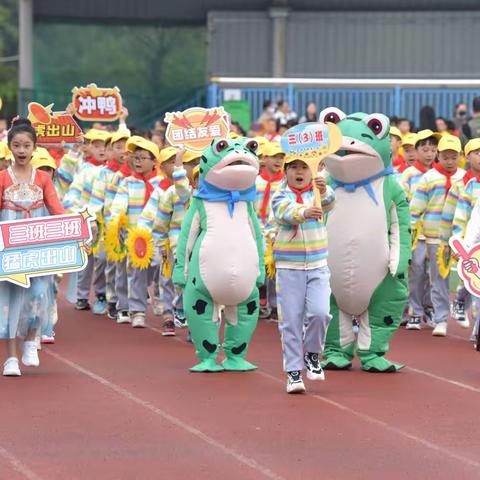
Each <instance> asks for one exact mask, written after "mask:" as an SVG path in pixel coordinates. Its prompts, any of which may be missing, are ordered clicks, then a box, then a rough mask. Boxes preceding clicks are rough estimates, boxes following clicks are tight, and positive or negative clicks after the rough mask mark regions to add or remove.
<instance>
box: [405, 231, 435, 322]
mask: <svg viewBox="0 0 480 480" xmlns="http://www.w3.org/2000/svg"><path fill="white" fill-rule="evenodd" d="M434 261H435V259H434ZM408 288H409V292H410V298H409V306H410V315H412V316H414V317H423V315H424V313H425V307H429V306H431V305H432V301H431V284H430V277H429V272H428V259H427V246H426V243H425V240H418V241H417V246H416V248H415V250H414V251H413V252H412V262H411V264H410V273H409V277H408Z"/></svg>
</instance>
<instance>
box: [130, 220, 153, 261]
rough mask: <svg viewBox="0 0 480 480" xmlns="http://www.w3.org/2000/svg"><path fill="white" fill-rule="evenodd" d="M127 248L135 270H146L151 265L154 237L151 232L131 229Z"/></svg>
mask: <svg viewBox="0 0 480 480" xmlns="http://www.w3.org/2000/svg"><path fill="white" fill-rule="evenodd" d="M126 247H127V252H128V258H129V260H130V264H131V265H132V267H133V268H138V269H140V270H145V269H146V268H147V267H148V266H149V265H150V263H151V261H152V258H153V237H152V234H151V232H150V231H149V230H147V229H146V228H141V227H133V228H129V229H128V235H127V242H126Z"/></svg>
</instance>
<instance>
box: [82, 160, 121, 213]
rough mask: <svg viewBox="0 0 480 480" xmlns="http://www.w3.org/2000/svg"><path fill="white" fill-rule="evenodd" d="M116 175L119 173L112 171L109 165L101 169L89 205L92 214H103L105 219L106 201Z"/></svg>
mask: <svg viewBox="0 0 480 480" xmlns="http://www.w3.org/2000/svg"><path fill="white" fill-rule="evenodd" d="M116 173H118V172H115V171H113V170H112V169H110V168H109V167H108V165H105V166H103V167H101V168H100V171H99V173H98V176H97V177H96V178H95V180H94V182H93V186H92V195H91V197H90V203H89V208H90V210H91V212H92V213H95V215H97V214H102V215H103V216H104V217H105V200H106V196H107V191H108V187H109V186H110V184H111V183H112V180H113V177H114V176H115V174H116ZM113 197H114V196H113ZM112 200H113V198H112ZM110 204H111V203H110ZM105 220H107V218H105Z"/></svg>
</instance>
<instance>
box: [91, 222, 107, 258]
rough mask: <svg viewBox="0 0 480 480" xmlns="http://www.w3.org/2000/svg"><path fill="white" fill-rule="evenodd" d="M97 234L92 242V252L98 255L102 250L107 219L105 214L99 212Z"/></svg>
mask: <svg viewBox="0 0 480 480" xmlns="http://www.w3.org/2000/svg"><path fill="white" fill-rule="evenodd" d="M97 227H98V231H97V234H96V236H95V238H94V240H93V242H92V244H91V249H92V253H93V254H94V255H96V254H97V253H98V252H99V250H100V245H101V244H102V241H103V237H104V235H105V219H104V218H103V215H100V214H97Z"/></svg>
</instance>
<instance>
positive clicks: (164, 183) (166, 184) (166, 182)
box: [158, 177, 173, 190]
mask: <svg viewBox="0 0 480 480" xmlns="http://www.w3.org/2000/svg"><path fill="white" fill-rule="evenodd" d="M172 185H173V182H172V181H171V180H170V179H169V178H167V177H165V178H162V180H161V181H160V183H159V184H158V186H159V188H160V190H168V189H169V188H170V187H171V186H172Z"/></svg>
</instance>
